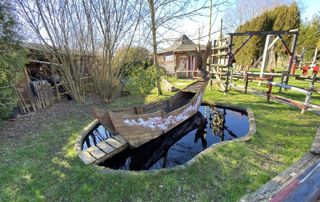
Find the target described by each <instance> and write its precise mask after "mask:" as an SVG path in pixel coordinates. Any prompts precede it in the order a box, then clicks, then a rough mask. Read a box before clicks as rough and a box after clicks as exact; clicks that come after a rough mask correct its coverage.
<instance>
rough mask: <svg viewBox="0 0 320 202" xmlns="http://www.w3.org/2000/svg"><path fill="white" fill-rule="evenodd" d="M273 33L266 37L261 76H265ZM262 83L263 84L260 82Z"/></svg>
mask: <svg viewBox="0 0 320 202" xmlns="http://www.w3.org/2000/svg"><path fill="white" fill-rule="evenodd" d="M271 37H272V35H267V38H266V43H265V45H264V50H263V55H262V57H263V58H262V64H261V70H260V78H263V75H264V71H265V70H266V68H267V63H268V53H269V49H268V48H269V44H270V41H271ZM260 85H261V84H260Z"/></svg>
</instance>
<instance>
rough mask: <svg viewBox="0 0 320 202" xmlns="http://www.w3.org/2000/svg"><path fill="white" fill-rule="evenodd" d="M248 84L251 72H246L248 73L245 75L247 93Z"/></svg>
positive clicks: (245, 91) (245, 90)
mask: <svg viewBox="0 0 320 202" xmlns="http://www.w3.org/2000/svg"><path fill="white" fill-rule="evenodd" d="M248 84H249V73H248V72H246V75H245V89H244V93H247V91H248Z"/></svg>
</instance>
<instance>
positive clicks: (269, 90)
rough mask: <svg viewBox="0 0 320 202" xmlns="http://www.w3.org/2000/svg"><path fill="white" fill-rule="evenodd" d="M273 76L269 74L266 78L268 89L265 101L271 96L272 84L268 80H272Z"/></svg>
mask: <svg viewBox="0 0 320 202" xmlns="http://www.w3.org/2000/svg"><path fill="white" fill-rule="evenodd" d="M273 78H274V76H273V75H272V76H270V77H269V78H268V80H267V81H268V91H267V101H268V102H270V98H271V93H272V84H271V83H270V82H273Z"/></svg>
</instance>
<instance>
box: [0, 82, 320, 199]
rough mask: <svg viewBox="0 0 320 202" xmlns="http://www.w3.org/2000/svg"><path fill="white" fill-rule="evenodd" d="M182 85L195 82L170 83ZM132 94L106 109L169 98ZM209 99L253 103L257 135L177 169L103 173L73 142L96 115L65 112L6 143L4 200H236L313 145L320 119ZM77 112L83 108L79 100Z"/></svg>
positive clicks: (212, 94) (210, 95) (236, 97)
mask: <svg viewBox="0 0 320 202" xmlns="http://www.w3.org/2000/svg"><path fill="white" fill-rule="evenodd" d="M171 81H172V82H174V83H178V84H179V87H182V86H183V83H184V84H187V83H189V82H190V81H180V80H171ZM155 92H156V91H152V92H151V95H149V96H146V97H142V96H127V97H123V98H120V99H118V100H115V101H114V102H113V103H111V104H108V105H107V107H110V108H111V107H112V108H114V107H124V106H129V105H133V104H138V103H143V102H151V101H155V100H158V99H162V98H165V97H167V96H169V95H171V94H172V93H169V92H167V93H166V94H165V96H162V97H157V96H156V95H155V94H154V93H155ZM205 99H206V100H211V101H217V102H223V103H230V104H234V105H238V106H243V107H250V108H251V109H252V110H253V111H254V113H255V118H256V122H257V133H256V134H254V136H253V138H252V140H251V141H249V142H233V143H229V144H227V145H225V146H223V147H217V148H216V149H215V150H214V151H212V152H210V153H208V154H206V155H204V156H202V157H201V158H200V161H198V162H197V163H195V164H193V165H192V166H190V167H188V168H187V169H185V170H179V171H177V170H176V171H173V170H168V171H163V172H159V173H157V174H151V173H138V172H136V173H133V174H128V175H124V174H119V173H112V174H103V173H100V172H99V171H98V170H97V169H95V167H94V166H85V165H84V164H83V163H82V162H81V161H80V160H79V159H78V157H77V156H76V153H75V150H74V144H75V140H76V138H77V137H78V135H79V132H80V131H81V130H82V129H83V128H84V126H86V125H87V124H88V123H90V122H91V121H92V120H93V116H92V115H91V114H90V113H86V114H81V115H79V116H66V118H65V119H63V120H61V119H57V120H54V121H50V122H48V123H47V124H46V125H43V126H42V128H41V129H39V132H34V133H32V134H25V135H24V136H23V137H21V138H20V140H19V141H18V142H13V141H12V140H10V139H8V140H1V142H0V147H1V153H0V170H1V173H0V182H1V183H0V201H12V200H14V201H29V200H32V201H57V200H59V201H68V200H70V201H150V200H151V201H194V200H197V201H212V200H213V201H237V200H239V199H240V198H241V197H242V196H243V195H245V194H246V193H248V192H252V191H254V190H256V189H257V188H259V187H260V186H262V185H263V184H264V183H266V182H267V181H268V180H270V179H271V178H272V177H274V176H275V175H277V174H278V173H279V172H281V171H283V170H285V169H286V168H287V167H288V166H289V165H290V164H292V163H294V162H295V161H297V160H298V159H299V158H300V157H301V156H302V155H303V154H304V153H305V152H306V151H308V150H309V148H310V145H311V143H312V141H313V138H314V135H315V132H316V129H317V126H319V124H320V120H319V117H318V116H316V115H314V114H312V113H309V112H308V113H305V114H301V113H300V110H298V109H295V108H292V107H290V106H286V105H283V104H279V103H276V102H271V103H267V102H266V100H265V98H260V97H257V96H254V95H250V94H243V93H239V92H236V91H231V92H230V93H229V94H228V95H223V93H221V92H219V91H217V90H209V89H208V90H207V91H206V93H205ZM74 107H75V108H76V109H81V108H82V107H85V106H83V105H81V104H76V103H74Z"/></svg>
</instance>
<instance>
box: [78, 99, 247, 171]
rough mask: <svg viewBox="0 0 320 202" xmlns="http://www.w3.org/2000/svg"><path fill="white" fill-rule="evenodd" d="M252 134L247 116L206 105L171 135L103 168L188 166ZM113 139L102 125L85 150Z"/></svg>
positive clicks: (122, 154)
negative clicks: (209, 150)
mask: <svg viewBox="0 0 320 202" xmlns="http://www.w3.org/2000/svg"><path fill="white" fill-rule="evenodd" d="M248 131H249V120H248V116H247V114H246V112H243V111H240V110H234V109H228V108H222V107H215V106H210V105H206V104H202V105H201V106H200V109H199V112H198V113H197V114H196V115H194V116H193V117H191V118H189V119H188V120H187V121H185V122H184V123H182V124H180V125H179V126H177V127H176V128H174V129H172V130H171V131H170V132H168V133H166V134H164V135H162V136H160V137H159V138H157V139H154V140H152V141H150V142H148V143H146V144H144V145H142V146H140V147H139V148H135V149H131V148H128V149H126V150H124V151H122V152H120V153H119V154H116V155H115V156H113V157H111V158H110V159H107V160H106V161H104V162H103V163H101V164H99V165H100V166H104V167H107V168H111V169H117V170H118V169H120V170H153V169H160V168H170V167H174V166H177V165H182V164H185V163H186V162H187V161H189V160H190V159H192V158H193V157H195V156H196V155H197V154H199V153H200V152H202V151H203V150H205V149H206V148H208V147H210V146H211V145H213V144H216V143H219V142H222V141H226V140H233V139H235V138H239V137H243V136H244V135H246V134H247V133H248ZM108 137H110V133H109V132H108V131H107V130H106V129H105V128H104V127H103V126H102V125H100V124H98V125H97V126H96V127H95V128H94V129H93V130H92V131H91V132H90V133H89V134H88V136H87V138H86V139H85V140H84V142H83V145H82V149H83V150H85V149H87V148H88V147H90V146H94V145H96V144H97V143H99V142H100V141H103V140H105V139H107V138H108Z"/></svg>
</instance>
